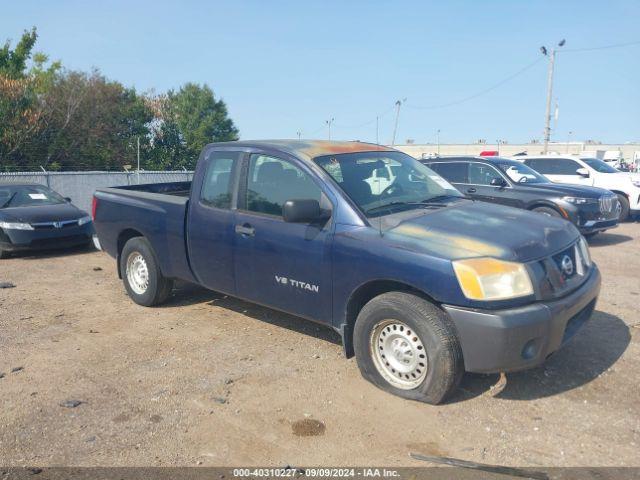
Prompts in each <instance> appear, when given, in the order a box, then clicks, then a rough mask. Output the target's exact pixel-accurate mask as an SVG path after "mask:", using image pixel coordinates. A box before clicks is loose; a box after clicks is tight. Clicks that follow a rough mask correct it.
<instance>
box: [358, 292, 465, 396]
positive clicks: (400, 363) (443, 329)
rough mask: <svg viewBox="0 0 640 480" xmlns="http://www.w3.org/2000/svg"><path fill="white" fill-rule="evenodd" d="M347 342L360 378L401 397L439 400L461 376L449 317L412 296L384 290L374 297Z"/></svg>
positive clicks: (363, 309) (459, 353)
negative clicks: (349, 340) (349, 344)
mask: <svg viewBox="0 0 640 480" xmlns="http://www.w3.org/2000/svg"><path fill="white" fill-rule="evenodd" d="M353 342H354V349H355V353H356V359H357V362H358V367H359V368H360V372H361V373H362V376H363V377H364V378H365V379H367V380H368V381H370V382H371V383H373V384H374V385H376V386H377V387H379V388H381V389H382V390H385V391H387V392H389V393H392V394H394V395H398V396H400V397H403V398H408V399H410V400H417V401H420V402H425V403H430V404H432V405H436V404H439V403H441V402H443V401H444V400H445V399H446V398H447V397H448V396H449V395H450V394H451V393H452V392H453V391H454V390H455V389H456V388H457V386H458V384H459V383H460V379H461V378H462V375H463V374H464V362H463V359H462V349H461V348H460V343H459V341H458V337H457V335H456V333H455V328H454V326H453V324H452V323H451V320H449V318H448V317H447V315H446V314H445V313H444V312H442V310H440V309H439V308H438V307H436V306H435V305H433V304H432V303H430V302H428V301H427V300H425V299H423V298H421V297H418V296H416V295H412V294H409V293H404V292H389V293H384V294H382V295H380V296H378V297H375V298H374V299H373V300H371V301H370V302H369V303H367V304H366V305H365V306H364V307H363V308H362V310H361V311H360V314H359V315H358V318H357V320H356V324H355V328H354V339H353Z"/></svg>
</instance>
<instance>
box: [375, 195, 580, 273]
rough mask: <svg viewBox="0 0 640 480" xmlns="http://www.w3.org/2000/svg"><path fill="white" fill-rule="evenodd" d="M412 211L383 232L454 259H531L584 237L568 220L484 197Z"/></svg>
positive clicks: (401, 245) (392, 239)
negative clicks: (439, 207)
mask: <svg viewBox="0 0 640 480" xmlns="http://www.w3.org/2000/svg"><path fill="white" fill-rule="evenodd" d="M408 213H409V212H404V213H402V214H397V215H393V217H398V216H406V215H407V214H408ZM410 213H411V214H413V217H412V218H402V219H397V220H399V221H397V222H396V225H395V226H392V227H391V228H389V229H388V230H387V231H386V232H385V233H384V235H385V237H386V238H387V240H388V241H390V242H392V243H394V244H395V246H396V247H398V248H407V249H411V250H418V251H421V252H423V253H426V254H429V255H434V256H437V257H440V258H446V259H450V260H455V259H459V258H469V257H482V256H487V257H495V258H501V259H504V260H514V261H519V262H529V261H532V260H536V259H539V258H542V257H545V256H548V255H550V254H552V253H555V252H557V251H558V250H561V249H563V248H564V247H566V246H567V245H570V244H571V243H573V242H575V241H576V240H577V239H578V237H579V236H580V234H579V232H578V230H576V228H575V227H574V226H573V225H572V224H571V223H570V222H568V221H566V220H563V219H560V218H554V217H549V216H546V215H542V214H539V213H532V212H529V211H527V210H522V209H517V208H511V207H505V206H500V205H493V204H490V203H484V202H472V201H460V202H457V203H456V204H454V205H452V206H449V207H443V208H441V209H439V210H419V211H416V210H412V211H411V212H410ZM389 217H391V216H389ZM389 220H391V219H390V218H388V219H387V220H386V221H385V223H387V222H389Z"/></svg>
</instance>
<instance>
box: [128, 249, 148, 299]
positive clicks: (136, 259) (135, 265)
mask: <svg viewBox="0 0 640 480" xmlns="http://www.w3.org/2000/svg"><path fill="white" fill-rule="evenodd" d="M127 281H128V282H129V286H130V287H131V290H133V291H134V292H135V293H137V294H138V295H142V294H144V292H146V291H147V288H148V287H149V269H148V268H147V262H146V260H145V259H144V257H143V256H142V255H141V254H140V253H139V252H132V253H131V254H130V255H129V257H128V258H127Z"/></svg>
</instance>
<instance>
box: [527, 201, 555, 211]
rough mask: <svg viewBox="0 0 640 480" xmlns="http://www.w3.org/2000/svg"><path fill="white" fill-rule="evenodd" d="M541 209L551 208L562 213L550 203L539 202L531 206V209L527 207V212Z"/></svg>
mask: <svg viewBox="0 0 640 480" xmlns="http://www.w3.org/2000/svg"><path fill="white" fill-rule="evenodd" d="M540 207H545V208H550V209H551V210H555V211H556V212H558V213H560V211H558V207H556V206H554V205H552V204H549V203H542V202H537V203H534V204H533V205H529V207H527V210H533V209H534V208H540Z"/></svg>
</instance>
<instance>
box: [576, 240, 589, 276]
mask: <svg viewBox="0 0 640 480" xmlns="http://www.w3.org/2000/svg"><path fill="white" fill-rule="evenodd" d="M578 250H580V256H581V257H582V261H583V262H584V265H585V267H587V268H589V267H590V266H591V254H590V253H589V245H588V244H587V240H586V239H585V238H584V237H580V240H579V241H578Z"/></svg>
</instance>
